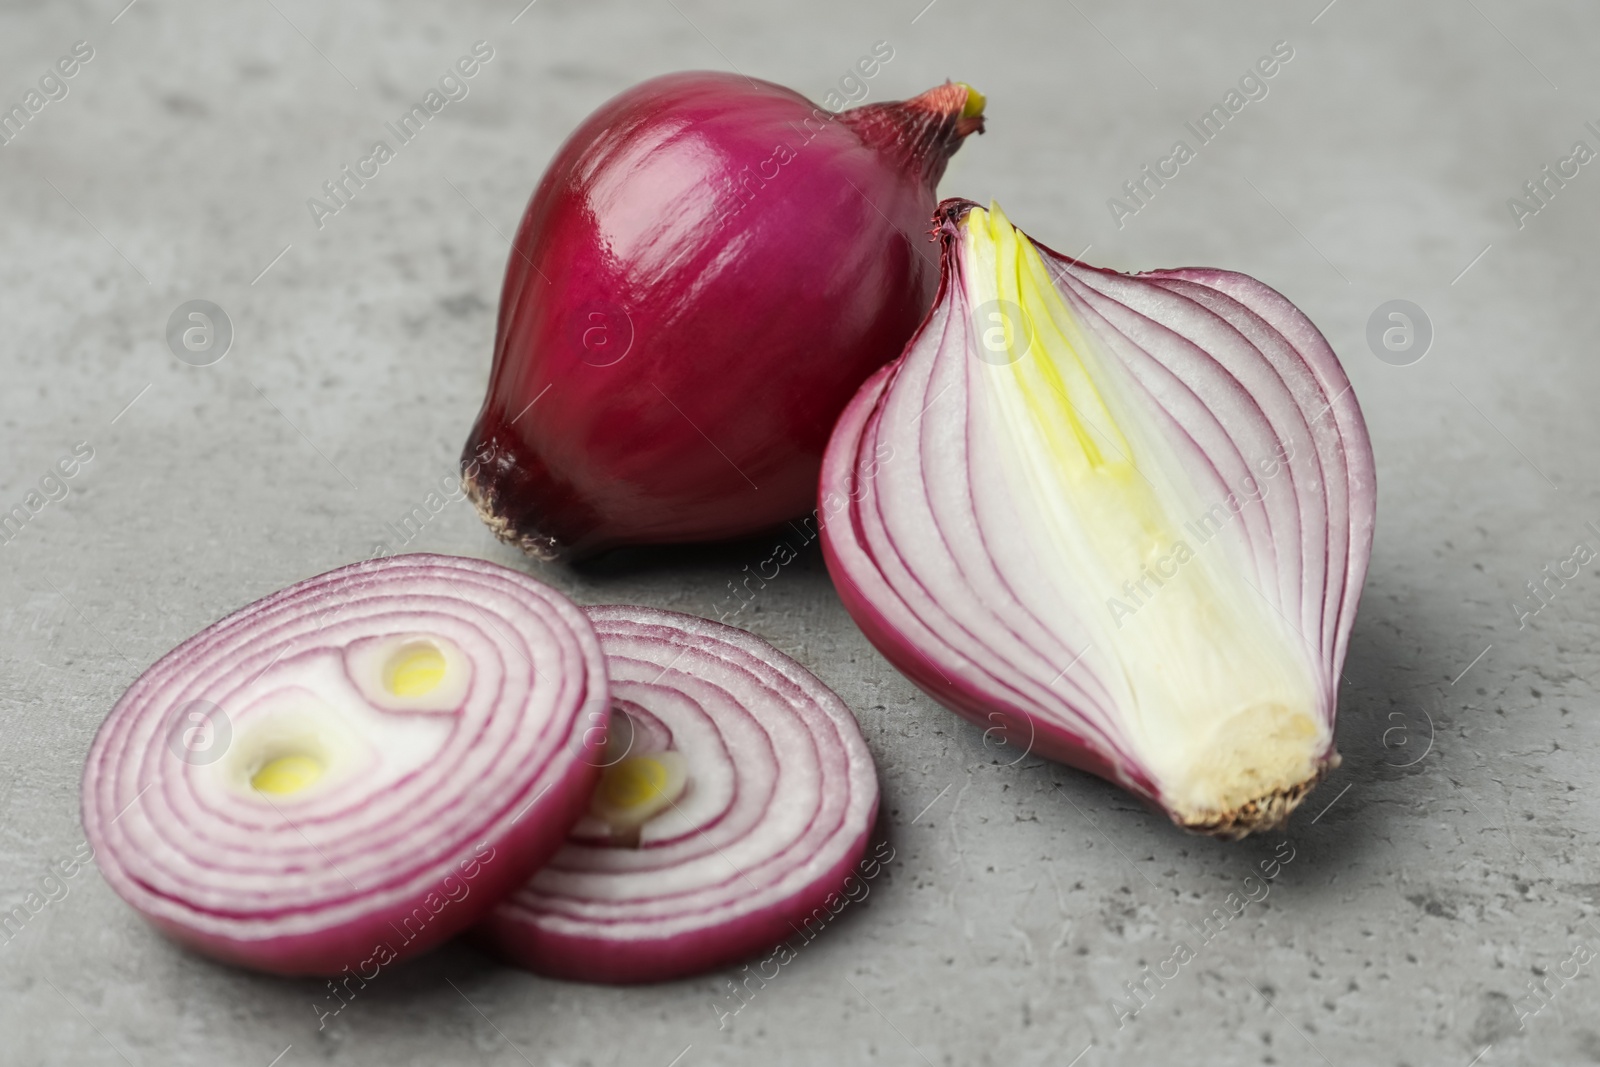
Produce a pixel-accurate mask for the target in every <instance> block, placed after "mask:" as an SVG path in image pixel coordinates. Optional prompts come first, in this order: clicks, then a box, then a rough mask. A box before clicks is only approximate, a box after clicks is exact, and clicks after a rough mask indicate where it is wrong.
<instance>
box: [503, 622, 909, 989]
mask: <svg viewBox="0 0 1600 1067" xmlns="http://www.w3.org/2000/svg"><path fill="white" fill-rule="evenodd" d="M588 612H589V615H590V618H591V619H593V621H594V624H595V629H596V630H597V631H598V632H599V634H600V643H601V646H602V647H603V648H604V649H605V654H606V662H607V665H608V667H609V670H610V672H611V691H612V694H613V698H614V700H615V702H616V703H615V713H614V714H615V715H616V717H615V718H614V720H613V722H614V723H620V721H621V716H622V715H623V714H626V715H628V716H629V718H630V720H631V721H632V722H633V724H634V725H633V734H632V736H633V741H632V746H633V748H634V749H635V751H637V750H640V749H650V750H660V749H663V748H665V749H667V750H671V751H676V752H678V753H679V754H680V755H681V757H682V760H683V762H684V764H685V765H686V767H687V771H688V777H689V784H688V787H687V789H686V790H685V792H684V793H683V794H682V795H681V796H679V798H678V799H677V800H676V801H675V802H674V803H673V804H671V805H670V806H669V807H668V808H667V809H666V810H664V811H663V812H662V813H661V814H660V815H658V816H656V817H655V818H654V819H652V820H651V821H650V822H649V823H647V824H646V825H645V826H644V828H643V832H642V834H641V836H640V839H639V841H638V844H637V847H618V846H615V845H612V844H610V843H608V842H607V841H606V840H605V839H604V838H603V836H602V835H601V834H600V832H599V831H598V828H596V827H594V826H592V825H586V824H584V823H580V824H579V826H578V827H577V828H576V830H575V831H574V833H573V836H572V837H571V839H569V841H568V843H567V845H566V846H565V847H564V848H563V849H562V850H561V851H560V852H558V853H557V854H556V856H555V858H554V859H553V860H551V862H550V863H549V865H548V866H546V867H544V868H543V869H542V870H540V871H539V873H538V874H537V875H535V876H534V878H533V880H532V881H531V882H529V883H528V884H527V885H526V886H525V887H523V888H522V889H521V890H519V891H517V892H516V893H514V894H513V895H512V896H511V897H510V898H509V899H508V900H507V901H506V902H505V903H503V904H502V905H501V906H500V907H498V908H496V909H495V910H494V911H493V912H492V913H491V914H490V916H489V918H488V919H487V920H486V921H485V922H484V923H483V925H482V926H481V927H480V928H479V929H480V932H481V934H482V935H483V940H484V942H485V943H487V944H489V945H490V946H492V947H493V948H495V949H496V950H498V951H499V952H501V953H502V954H504V955H505V956H507V957H508V958H510V959H512V960H513V961H515V962H518V963H521V964H523V965H524V966H527V967H529V968H531V969H533V970H537V971H540V972H543V973H545V974H550V975H554V976H557V977H562V978H576V979H580V980H585V981H596V982H650V981H662V980H666V979H669V978H676V977H681V976H683V975H688V974H694V973H697V972H700V971H704V970H707V969H710V968H713V967H717V966H719V965H722V964H725V963H729V962H731V961H734V960H738V959H740V958H742V957H745V956H749V955H752V954H754V953H757V952H759V951H761V950H763V949H769V948H771V947H772V946H773V945H774V944H776V943H777V942H779V941H781V940H783V939H784V938H786V937H792V936H794V931H795V929H797V928H798V927H799V926H800V925H801V924H804V923H805V921H806V919H807V918H808V917H810V916H811V915H812V914H813V913H815V912H816V911H817V909H819V908H823V909H824V910H823V915H824V916H826V915H828V914H829V913H830V912H829V910H828V909H826V908H825V903H826V902H828V901H829V899H830V895H832V894H837V893H840V892H841V887H842V886H843V885H844V882H845V879H846V877H847V875H848V874H849V872H850V869H851V868H852V867H853V866H854V865H855V864H856V863H857V861H858V860H860V858H861V855H862V853H863V851H864V850H865V848H866V844H867V838H868V835H869V833H870V830H871V827H872V823H873V819H874V817H875V815H876V812H877V807H878V781H877V774H876V771H875V769H874V767H873V762H872V756H871V753H870V752H869V751H868V749H867V745H866V742H865V741H864V740H863V738H862V736H861V731H860V728H859V727H858V726H857V724H856V721H855V718H854V717H853V716H852V715H851V713H850V710H849V708H847V707H846V706H845V704H844V702H843V701H841V700H840V699H839V698H838V697H837V696H836V695H835V694H834V693H833V691H832V690H830V689H828V687H827V686H825V685H823V684H822V682H820V681H819V680H818V679H817V678H816V677H815V676H814V675H812V674H811V673H810V672H809V671H807V670H806V669H805V668H804V667H802V666H800V665H799V664H798V663H796V662H794V661H793V660H792V659H790V658H789V657H787V656H785V655H783V654H782V653H781V652H779V651H778V650H777V649H775V648H773V647H772V646H771V645H769V644H767V643H766V642H765V641H763V640H761V639H760V638H758V637H755V636H754V635H752V634H749V633H746V632H745V631H743V630H737V629H734V628H733V627H730V626H724V625H722V624H721V623H716V622H710V621H707V620H705V619H700V618H695V617H694V616H690V615H681V614H678V613H676V612H668V611H657V610H654V609H650V608H641V607H621V606H613V607H599V608H589V609H588ZM624 755H625V754H624V753H623V752H621V751H613V752H612V754H611V755H610V756H609V757H608V758H609V759H611V760H617V759H621V758H624ZM592 821H593V820H587V822H591V823H592ZM835 910H836V909H835Z"/></svg>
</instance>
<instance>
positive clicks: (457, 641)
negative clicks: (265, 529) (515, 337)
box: [83, 555, 610, 978]
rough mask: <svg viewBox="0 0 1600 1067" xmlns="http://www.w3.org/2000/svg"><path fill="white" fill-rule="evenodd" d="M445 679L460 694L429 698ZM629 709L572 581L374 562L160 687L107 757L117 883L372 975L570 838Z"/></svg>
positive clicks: (192, 932) (197, 648)
mask: <svg viewBox="0 0 1600 1067" xmlns="http://www.w3.org/2000/svg"><path fill="white" fill-rule="evenodd" d="M397 639H399V643H398V644H397V643H396V642H397ZM390 645H394V646H395V648H394V650H393V651H392V652H389V653H387V670H384V669H379V668H377V667H371V668H369V667H368V666H365V664H368V663H369V662H372V661H373V660H374V656H373V655H372V654H371V651H372V649H374V648H378V649H379V651H384V650H385V649H387V648H388V647H389V646H390ZM419 648H420V649H422V650H423V651H422V653H418V652H417V649H419ZM429 650H432V651H429ZM455 671H466V672H468V674H469V675H470V676H469V677H467V678H465V679H459V678H454V677H453V676H452V674H451V672H455ZM397 679H398V680H397ZM419 679H420V680H419ZM457 682H462V683H464V684H459V685H458V684H457ZM435 683H437V685H436V688H435V689H434V692H436V693H444V694H447V695H449V696H452V697H454V696H456V695H459V699H458V700H457V702H456V703H455V704H454V706H447V707H439V706H437V705H431V706H430V705H428V704H427V703H426V701H421V702H420V703H419V698H416V697H415V696H408V695H406V694H408V693H413V692H415V691H416V690H418V689H420V688H423V687H425V686H430V685H435ZM384 686H388V687H390V688H391V689H392V690H393V691H392V692H390V693H389V699H388V700H387V701H383V700H380V699H377V698H378V695H379V694H378V689H379V688H381V687H384ZM395 693H399V694H401V695H400V696H395V695H394V694H395ZM408 702H409V703H408ZM386 703H387V705H388V706H385V704H386ZM609 708H610V705H609V698H608V695H607V687H606V677H605V666H604V658H603V656H602V654H601V652H600V646H599V643H598V641H597V639H596V638H595V635H594V631H593V629H592V627H591V626H590V625H589V621H588V619H587V618H586V617H585V616H584V614H583V613H582V611H580V610H579V609H578V608H577V607H576V606H575V605H574V604H572V603H571V602H570V601H568V600H567V599H566V598H565V597H563V596H562V595H561V594H560V593H558V592H556V591H555V590H553V589H550V588H549V587H547V586H545V585H542V584H540V583H539V582H536V581H534V580H533V579H531V578H528V577H526V576H525V575H521V574H518V573H516V572H514V571H510V570H507V569H505V568H503V567H499V566H496V565H494V564H491V563H485V562H481V561H478V560H469V559H458V558H454V557H449V556H435V555H405V556H396V557H391V558H388V559H382V560H375V561H371V562H367V563H358V564H355V565H353V566H349V567H344V568H341V569H339V570H335V571H332V572H329V573H327V574H324V575H321V576H319V577H316V578H311V579H308V580H307V581H304V582H300V583H299V584H297V585H294V586H291V587H289V588H287V589H284V590H282V591H281V592H278V593H275V594H273V595H271V596H269V597H266V598H265V599H263V600H260V601H257V602H256V603H254V604H251V605H250V606H248V607H246V608H243V609H241V610H240V611H238V612H235V613H234V614H233V615H230V616H228V617H227V618H225V619H223V620H222V621H221V622H218V623H216V624H215V625H213V626H210V627H208V628H207V629H205V630H203V631H201V632H200V633H198V634H196V635H195V636H194V637H191V638H190V639H189V640H187V641H185V642H184V643H183V644H182V645H180V646H179V647H178V648H176V649H174V650H173V651H172V652H170V653H168V654H167V655H166V656H164V657H162V659H161V660H159V661H158V662H157V663H156V664H155V665H154V666H152V667H151V668H150V669H149V670H148V671H146V672H145V673H144V674H143V675H142V676H140V678H139V679H138V680H137V681H136V682H134V684H133V685H132V686H131V687H130V688H129V689H128V691H127V693H126V694H124V695H123V697H122V699H121V700H119V701H118V702H117V704H116V706H115V707H114V708H113V709H112V711H111V713H110V715H109V716H108V717H107V718H106V721H105V723H104V724H103V725H102V726H101V728H100V732H99V734H98V735H97V736H96V738H95V741H94V745H93V747H92V748H91V750H90V753H89V758H88V763H87V765H86V767H85V769H84V780H83V817H84V826H85V829H86V830H87V832H88V836H89V840H90V842H91V843H92V844H93V845H94V848H95V852H96V859H97V861H98V862H99V865H100V869H101V871H102V873H103V874H104V875H105V877H106V879H107V881H108V882H109V883H110V884H111V886H112V888H113V889H115V890H116V891H117V893H118V894H120V895H121V896H122V898H123V899H124V900H126V901H128V903H129V904H131V905H133V907H134V908H136V909H137V910H138V911H140V912H141V913H142V914H144V915H145V917H146V918H148V919H149V920H150V921H152V922H153V923H155V924H156V925H157V926H158V927H160V928H161V929H162V930H164V931H165V932H167V933H168V934H170V935H171V936H172V937H174V938H176V939H178V940H179V941H182V942H184V943H186V944H188V945H190V946H192V947H194V948H196V949H198V950H200V951H202V952H205V953H208V954H210V955H213V956H217V957H220V958H222V959H224V960H227V961H230V962H233V963H238V964H241V965H244V966H249V967H254V968H258V969H261V970H266V971H273V972H277V973H283V974H337V973H339V972H340V971H341V970H342V969H343V968H346V967H349V968H351V969H352V971H358V972H360V973H362V974H364V975H365V976H366V977H368V978H370V977H371V976H372V973H373V969H374V968H375V967H379V966H382V965H383V964H386V963H388V962H392V961H393V960H395V959H398V958H403V957H406V956H410V955H413V954H415V953H417V952H420V951H422V950H423V949H426V948H428V947H430V946H432V945H435V944H437V943H439V942H440V941H442V940H444V939H445V938H447V937H449V936H450V935H452V934H454V933H456V932H458V931H459V930H461V929H462V928H464V927H466V926H467V925H469V924H470V923H472V922H473V921H474V920H476V919H477V918H478V917H479V916H480V915H482V914H483V913H484V912H485V911H486V910H487V909H488V908H489V907H490V906H492V905H493V903H494V902H495V901H496V900H498V899H499V898H500V897H502V896H503V895H504V894H505V893H506V892H507V891H508V890H509V889H510V888H512V887H513V886H516V885H518V884H520V883H521V882H523V881H525V880H526V879H527V877H528V876H529V874H531V873H532V871H533V870H534V869H536V868H537V867H538V866H539V865H540V864H541V863H543V862H544V861H545V860H546V859H547V858H548V857H549V856H550V855H551V854H552V853H553V852H554V851H555V850H556V848H558V847H559V846H560V843H561V840H562V839H563V838H564V836H565V834H566V831H567V828H568V827H570V826H571V825H572V823H573V821H574V820H575V819H576V818H577V817H578V815H579V814H580V813H581V811H582V809H583V807H584V806H585V805H586V804H587V802H588V795H589V793H590V792H591V791H592V790H593V787H594V781H595V778H596V775H597V773H598V772H597V766H598V763H599V759H598V756H597V753H598V752H599V751H600V746H601V745H602V743H603V739H604V729H603V727H604V725H605V722H606V718H607V716H608V714H609ZM196 731H199V733H196ZM308 768H309V771H308V770H307V769H308ZM308 779H314V780H310V783H309V784H305V783H306V781H307V780H308Z"/></svg>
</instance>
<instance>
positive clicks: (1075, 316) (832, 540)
mask: <svg viewBox="0 0 1600 1067" xmlns="http://www.w3.org/2000/svg"><path fill="white" fill-rule="evenodd" d="M936 221H937V224H938V230H937V233H938V236H939V237H940V239H941V241H942V247H943V277H942V281H941V286H940V293H939V297H938V300H937V301H936V304H935V307H934V309H933V311H932V312H930V314H929V316H928V318H927V319H926V320H925V321H924V323H923V324H922V326H921V328H920V329H919V331H918V333H917V335H916V336H915V337H913V339H912V341H911V343H910V344H909V345H908V346H907V348H906V351H905V353H904V355H903V356H902V357H901V358H900V359H899V360H898V361H897V362H895V363H893V364H891V365H890V366H888V367H886V368H885V369H884V370H883V371H881V372H879V373H878V374H877V375H876V376H874V377H873V378H871V379H869V380H868V381H867V383H866V384H865V385H863V386H862V389H861V391H860V392H859V393H858V394H857V395H856V397H855V399H854V400H853V401H852V402H851V404H850V406H849V407H848V408H847V409H846V410H845V412H844V414H843V415H842V416H841V418H840V421H839V424H838V426H837V427H836V428H835V431H834V435H833V439H832V441H831V442H830V444H829V449H828V454H827V457H826V459H825V461H824V466H823V476H822V508H821V509H820V511H821V514H822V518H823V524H824V528H823V545H824V549H825V554H826V558H827V562H828V567H829V570H830V572H831V573H832V575H833V577H834V581H835V584H836V586H837V587H838V590H839V593H840V596H841V598H842V599H843V601H844V603H845V605H846V607H847V608H848V609H849V611H850V612H851V614H852V615H853V616H854V617H855V619H856V621H857V623H859V624H860V626H861V628H862V629H863V631H865V633H866V634H867V636H868V638H869V639H871V640H872V642H873V643H874V644H875V645H876V646H877V647H878V648H879V650H881V651H882V652H883V654H884V655H885V656H886V657H887V658H888V659H889V660H890V661H891V662H892V663H894V664H895V666H896V667H898V668H899V669H900V670H901V671H903V672H904V673H906V674H907V675H908V676H909V677H910V678H911V679H912V680H913V681H915V682H916V683H917V684H918V685H919V686H921V687H922V688H923V689H924V690H926V691H927V692H928V693H929V694H930V695H932V696H933V697H934V698H935V699H936V700H938V701H940V702H941V703H943V704H945V705H946V706H948V707H950V708H951V709H952V710H954V711H956V712H958V713H960V714H962V715H965V716H967V717H968V718H970V719H972V720H974V721H975V722H978V723H981V724H982V725H984V726H985V727H987V728H997V727H998V728H1000V729H1001V730H1002V731H1003V732H1004V733H1005V735H1006V737H1007V739H1008V740H1010V741H1012V742H1013V743H1015V744H1017V745H1019V746H1031V748H1032V749H1033V750H1035V751H1038V752H1039V753H1041V754H1043V755H1045V756H1048V757H1051V758H1053V759H1057V760H1061V761H1064V762H1067V763H1070V764H1073V765H1075V766H1077V767H1080V768H1083V769H1085V770H1089V771H1092V772H1094V773H1097V774H1100V775H1103V776H1105V777H1107V778H1109V779H1111V780H1112V781H1115V782H1117V783H1119V784H1121V785H1123V786H1124V787H1126V788H1128V789H1129V790H1132V791H1133V792H1135V793H1137V794H1139V795H1140V796H1141V797H1143V798H1145V799H1147V800H1148V801H1150V802H1151V803H1153V804H1154V805H1156V806H1158V807H1160V808H1161V809H1163V810H1165V811H1166V812H1167V813H1169V814H1170V816H1171V817H1172V819H1173V820H1174V821H1175V822H1177V823H1179V824H1180V825H1182V826H1185V827H1187V828H1189V829H1191V830H1195V831H1199V832H1203V833H1209V834H1213V835H1216V836H1220V837H1227V838H1234V837H1241V836H1243V835H1245V834H1247V833H1249V832H1251V831H1253V830H1260V829H1265V828H1269V827H1275V826H1279V825H1281V824H1282V823H1283V822H1284V820H1285V819H1286V818H1287V817H1288V814H1289V812H1290V811H1291V810H1293V808H1294V807H1295V805H1296V804H1298V803H1299V802H1300V800H1301V799H1302V798H1303V797H1304V796H1305V794H1306V792H1307V791H1309V789H1310V788H1311V787H1312V786H1313V785H1314V784H1315V783H1316V781H1317V780H1318V779H1319V778H1320V776H1321V775H1322V774H1323V773H1324V772H1325V771H1326V770H1327V769H1328V768H1330V767H1332V766H1335V765H1337V761H1338V756H1337V753H1336V752H1335V751H1334V748H1333V725H1334V716H1335V711H1336V704H1337V702H1336V696H1337V692H1336V691H1337V682H1338V678H1339V671H1340V667H1341V665H1342V663H1343V661H1344V655H1345V648H1346V644H1347V641H1348V638H1349V634H1350V628H1351V626H1352V624H1353V622H1354V618H1355V610H1356V603H1357V600H1358V598H1359V596H1360V593H1361V586H1362V581H1363V579H1364V576H1365V574H1366V568H1367V562H1368V559H1369V557H1370V553H1371V544H1372V530H1373V517H1374V516H1373V512H1374V501H1375V495H1376V494H1375V487H1374V473H1373V459H1372V450H1371V445H1370V443H1369V441H1368V438H1367V433H1366V428H1365V425H1364V423H1363V420H1362V417H1361V411H1360V408H1359V407H1358V406H1357V404H1356V400H1355V397H1354V395H1353V394H1352V392H1351V390H1350V384H1349V381H1348V379H1347V378H1346V377H1345V375H1344V372H1343V370H1342V369H1341V367H1340V366H1339V362H1338V360H1337V358H1336V357H1335V355H1334V353H1333V351H1332V349H1330V348H1329V346H1328V344H1327V342H1326V341H1325V340H1324V339H1323V337H1322V335H1321V334H1320V333H1318V331H1317V329H1316V327H1314V326H1313V325H1312V324H1311V323H1310V322H1309V321H1308V320H1307V319H1306V317H1305V316H1304V315H1303V314H1301V312H1300V311H1299V310H1298V309H1296V308H1295V307H1294V306H1293V305H1292V304H1290V303H1289V301H1288V300H1286V299H1284V297H1282V296H1281V295H1279V294H1278V293H1277V292H1275V291H1273V290H1272V289H1270V288H1268V287H1267V286H1265V285H1263V284H1262V283H1260V282H1258V281H1255V280H1254V279H1251V278H1248V277H1245V276H1244V275H1240V274H1234V273H1231V272H1228V271H1221V270H1204V269H1186V270H1169V271H1154V272H1150V273H1146V274H1139V275H1125V274H1119V273H1116V272H1113V271H1108V270H1102V269H1099V268H1096V267H1091V266H1089V265H1087V264H1085V263H1081V262H1079V261H1077V260H1073V259H1069V258H1067V257H1064V256H1061V255H1058V254H1056V253H1055V252H1052V251H1051V250H1050V249H1048V248H1045V247H1044V246H1042V245H1039V244H1037V243H1036V242H1033V241H1031V240H1030V239H1029V238H1028V237H1027V236H1026V235H1025V234H1023V233H1022V232H1021V231H1019V230H1017V229H1015V228H1014V227H1013V226H1012V225H1011V223H1010V222H1009V220H1007V219H1006V217H1005V216H1004V214H1003V213H1001V212H1000V210H999V208H998V207H996V206H993V205H991V207H990V209H989V210H987V211H985V210H984V209H982V208H980V207H979V206H978V205H976V204H973V203H971V202H970V201H959V200H957V201H946V202H945V203H944V204H943V205H941V208H940V212H939V215H938V217H937V220H936Z"/></svg>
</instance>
